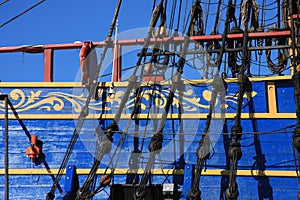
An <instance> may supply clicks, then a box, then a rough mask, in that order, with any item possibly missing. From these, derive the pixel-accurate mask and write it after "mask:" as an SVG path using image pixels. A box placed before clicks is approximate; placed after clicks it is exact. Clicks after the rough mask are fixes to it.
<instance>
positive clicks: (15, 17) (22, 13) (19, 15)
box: [0, 0, 46, 28]
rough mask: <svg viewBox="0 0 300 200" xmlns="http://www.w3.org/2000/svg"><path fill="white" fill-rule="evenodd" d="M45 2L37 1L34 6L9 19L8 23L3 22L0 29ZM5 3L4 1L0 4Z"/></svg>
mask: <svg viewBox="0 0 300 200" xmlns="http://www.w3.org/2000/svg"><path fill="white" fill-rule="evenodd" d="M45 1H46V0H41V1H39V2H38V3H36V4H34V5H33V6H31V7H30V8H28V9H26V10H24V11H23V12H21V13H20V14H18V15H16V16H14V17H13V18H11V19H9V20H8V21H6V22H4V23H3V24H1V25H0V28H2V27H4V26H5V25H7V24H9V23H10V22H12V21H14V20H15V19H17V18H19V17H21V16H22V15H24V14H25V13H27V12H29V11H30V10H32V9H34V8H35V7H37V6H39V5H40V4H42V3H44V2H45ZM6 2H7V1H4V2H2V3H1V5H2V4H4V3H6Z"/></svg>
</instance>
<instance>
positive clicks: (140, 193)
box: [134, 0, 200, 200]
mask: <svg viewBox="0 0 300 200" xmlns="http://www.w3.org/2000/svg"><path fill="white" fill-rule="evenodd" d="M199 3H200V1H199V0H196V2H195V3H194V4H193V6H192V8H191V16H190V24H189V27H188V30H187V33H186V36H185V37H184V45H183V50H182V54H181V56H180V58H179V60H178V67H177V71H176V74H174V76H173V77H172V86H171V88H170V92H169V94H168V97H167V102H166V106H165V111H164V112H163V114H162V119H161V121H160V124H159V127H158V129H157V130H158V131H157V132H156V133H154V134H153V136H152V138H151V141H150V143H149V145H148V149H149V151H150V157H149V160H148V162H147V165H146V168H145V171H144V173H143V176H142V179H141V182H140V184H139V186H138V188H137V190H136V191H135V192H134V195H135V198H136V199H137V200H140V199H143V198H144V197H145V195H146V190H145V188H146V182H147V180H148V177H149V176H150V174H151V169H152V167H153V164H154V160H155V156H156V154H158V153H159V152H160V151H161V149H162V142H163V129H164V126H165V123H166V118H167V115H168V113H169V109H170V107H171V104H172V102H173V98H174V96H175V91H176V90H177V89H178V88H179V87H180V86H179V85H180V84H181V74H182V73H183V68H184V64H185V58H186V54H187V51H188V46H189V42H190V39H189V36H190V34H191V30H192V28H193V20H194V19H195V18H196V17H197V14H198V13H197V12H196V9H195V8H196V7H195V6H198V5H200V4H199Z"/></svg>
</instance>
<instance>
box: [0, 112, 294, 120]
mask: <svg viewBox="0 0 300 200" xmlns="http://www.w3.org/2000/svg"><path fill="white" fill-rule="evenodd" d="M235 115H236V114H235V113H227V114H226V115H225V117H226V119H233V118H234V117H235ZM78 116H79V115H78V114H74V115H73V114H18V117H19V119H22V120H73V119H75V120H77V119H78ZM114 116H115V115H114V114H103V115H100V114H95V115H88V116H87V117H86V119H90V120H91V119H100V118H101V119H113V118H114ZM147 117H148V115H147V114H137V115H135V117H134V119H147ZM161 117H162V114H155V115H150V116H149V119H161ZM206 117H207V114H181V115H179V114H168V116H167V119H178V118H181V119H206ZM212 117H213V118H215V119H220V118H221V115H220V114H215V115H213V116H212ZM241 117H242V119H295V118H296V114H295V113H276V114H273V113H253V114H248V113H242V115H241ZM129 118H130V114H122V115H121V119H129ZM3 119H4V115H0V120H3ZM8 119H9V120H16V119H17V118H16V117H15V115H14V114H9V115H8Z"/></svg>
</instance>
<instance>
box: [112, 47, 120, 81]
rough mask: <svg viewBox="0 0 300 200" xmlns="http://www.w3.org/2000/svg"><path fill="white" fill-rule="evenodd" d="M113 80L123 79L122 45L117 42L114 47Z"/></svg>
mask: <svg viewBox="0 0 300 200" xmlns="http://www.w3.org/2000/svg"><path fill="white" fill-rule="evenodd" d="M113 54H114V55H113V61H114V62H113V80H112V82H119V81H121V76H122V74H121V70H122V69H121V45H120V44H116V45H115V46H114V48H113Z"/></svg>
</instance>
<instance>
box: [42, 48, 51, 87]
mask: <svg viewBox="0 0 300 200" xmlns="http://www.w3.org/2000/svg"><path fill="white" fill-rule="evenodd" d="M44 82H53V49H44Z"/></svg>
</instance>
